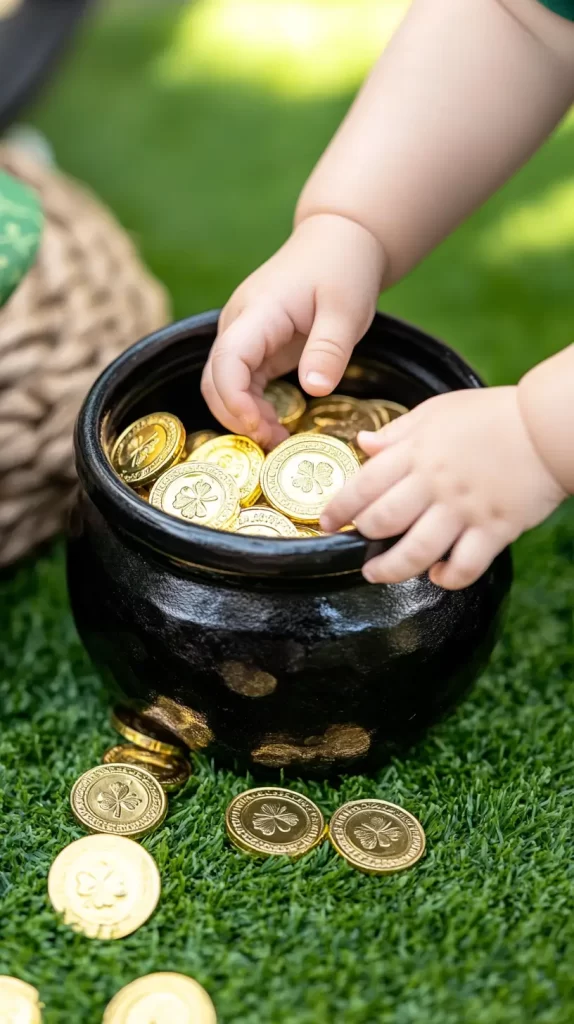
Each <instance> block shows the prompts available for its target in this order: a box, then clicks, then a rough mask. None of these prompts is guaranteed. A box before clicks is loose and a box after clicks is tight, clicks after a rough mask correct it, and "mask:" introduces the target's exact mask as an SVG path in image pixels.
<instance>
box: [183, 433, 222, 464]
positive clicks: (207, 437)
mask: <svg viewBox="0 0 574 1024" xmlns="http://www.w3.org/2000/svg"><path fill="white" fill-rule="evenodd" d="M214 437H217V431H216V430H194V431H193V433H192V434H188V435H187V437H186V439H185V461H186V462H190V461H191V460H192V459H193V453H194V451H195V450H196V449H197V448H199V446H200V445H202V444H205V442H206V441H211V440H212V439H213V438H214Z"/></svg>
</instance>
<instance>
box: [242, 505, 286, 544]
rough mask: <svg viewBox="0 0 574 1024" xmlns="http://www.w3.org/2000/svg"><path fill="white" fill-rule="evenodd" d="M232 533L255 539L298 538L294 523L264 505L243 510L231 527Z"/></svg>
mask: <svg viewBox="0 0 574 1024" xmlns="http://www.w3.org/2000/svg"><path fill="white" fill-rule="evenodd" d="M233 532H234V533H247V534H252V535H253V536H255V537H298V536H299V531H298V530H297V527H296V526H295V525H294V523H292V522H291V520H290V519H287V516H284V515H283V514H282V513H281V512H277V511H276V510H275V509H274V508H267V506H265V505H253V506H252V507H251V508H243V509H242V510H241V512H240V513H239V518H238V520H237V522H236V524H235V526H234V527H233Z"/></svg>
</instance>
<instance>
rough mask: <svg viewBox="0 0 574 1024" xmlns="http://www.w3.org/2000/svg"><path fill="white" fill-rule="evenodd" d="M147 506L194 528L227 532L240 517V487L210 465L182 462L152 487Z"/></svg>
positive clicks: (227, 475)
mask: <svg viewBox="0 0 574 1024" xmlns="http://www.w3.org/2000/svg"><path fill="white" fill-rule="evenodd" d="M149 500H150V504H151V505H154V506H155V507H156V508H160V509H161V510H162V512H167V514H168V515H170V516H176V517H177V518H179V519H183V521H184V522H187V523H194V525H196V526H210V527H211V529H212V530H226V529H229V528H230V527H231V526H232V525H233V523H234V522H235V520H236V519H237V516H238V514H239V487H238V486H237V484H236V482H235V480H234V479H233V477H232V476H231V475H230V474H229V473H227V472H226V470H224V469H221V467H220V466H216V465H215V464H214V463H211V462H182V463H181V464H180V465H179V466H173V468H172V469H168V471H167V473H163V474H162V476H160V478H159V480H157V481H156V483H155V484H154V485H153V487H152V490H151V494H150V496H149Z"/></svg>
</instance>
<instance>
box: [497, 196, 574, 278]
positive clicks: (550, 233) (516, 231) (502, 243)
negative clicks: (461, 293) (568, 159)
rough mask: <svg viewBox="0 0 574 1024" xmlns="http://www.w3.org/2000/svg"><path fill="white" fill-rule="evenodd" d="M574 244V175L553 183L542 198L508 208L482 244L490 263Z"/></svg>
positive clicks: (502, 261)
mask: <svg viewBox="0 0 574 1024" xmlns="http://www.w3.org/2000/svg"><path fill="white" fill-rule="evenodd" d="M572 247H574V178H572V179H569V180H568V181H562V182H560V183H559V184H558V185H553V186H552V187H551V188H549V189H548V190H547V191H546V192H545V193H544V194H543V195H542V196H540V198H537V199H534V200H532V201H531V202H529V203H526V204H524V205H523V206H520V207H515V208H514V209H511V210H509V212H508V213H507V214H506V216H505V217H503V218H502V220H500V221H499V222H498V223H497V224H495V225H494V226H493V227H492V228H490V229H489V231H488V232H487V233H486V235H484V236H483V238H482V239H481V242H480V245H479V251H480V252H481V254H482V255H483V256H484V257H485V258H486V259H487V260H488V261H489V262H491V263H495V264H496V263H498V264H501V263H505V262H506V261H507V260H510V259H514V258H515V257H516V256H521V255H527V254H528V253H536V252H552V251H556V250H560V249H569V248H572Z"/></svg>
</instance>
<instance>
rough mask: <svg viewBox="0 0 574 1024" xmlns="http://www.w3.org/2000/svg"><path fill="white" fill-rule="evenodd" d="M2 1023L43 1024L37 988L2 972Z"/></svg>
mask: <svg viewBox="0 0 574 1024" xmlns="http://www.w3.org/2000/svg"><path fill="white" fill-rule="evenodd" d="M0 1024H42V1013H41V1009H40V995H39V993H38V992H37V990H36V989H35V988H33V987H32V985H28V984H26V982H25V981H20V979H19V978H10V977H9V976H8V975H7V974H0Z"/></svg>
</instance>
